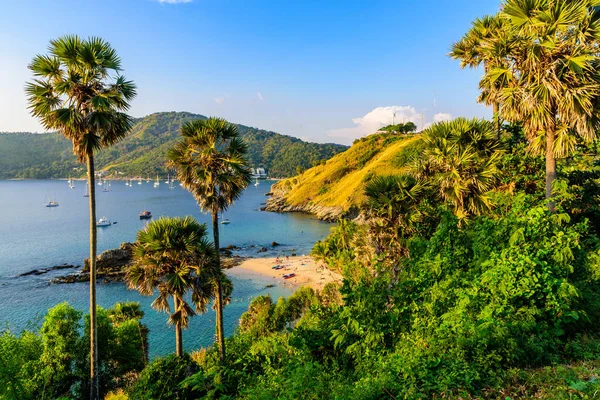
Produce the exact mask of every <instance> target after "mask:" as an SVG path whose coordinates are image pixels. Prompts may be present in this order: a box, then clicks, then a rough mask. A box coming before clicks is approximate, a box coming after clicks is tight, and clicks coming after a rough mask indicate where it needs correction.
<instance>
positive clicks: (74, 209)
mask: <svg viewBox="0 0 600 400" xmlns="http://www.w3.org/2000/svg"><path fill="white" fill-rule="evenodd" d="M272 183H273V182H272V181H260V184H259V186H258V187H256V186H254V185H252V186H250V187H249V188H248V189H246V191H245V192H244V194H243V195H242V197H241V198H240V199H239V200H238V201H237V202H236V203H235V204H234V205H233V206H232V207H231V208H230V209H229V210H228V211H227V212H225V215H224V218H228V219H229V220H230V221H231V223H230V224H229V225H223V224H222V225H220V238H221V246H227V245H230V244H231V245H234V246H238V247H240V248H241V250H239V251H237V252H236V254H239V255H243V256H260V257H265V256H267V257H269V256H276V254H278V253H281V254H284V252H285V254H291V253H296V254H299V255H300V254H307V253H308V252H310V249H311V248H312V245H313V244H314V243H315V242H316V241H317V240H319V239H321V238H323V237H325V236H326V235H327V234H328V233H329V230H330V228H331V224H327V223H324V222H321V221H318V220H317V219H315V218H314V217H311V216H308V215H303V214H290V213H288V214H278V213H268V212H264V211H260V210H259V209H260V207H261V205H262V204H263V203H264V202H265V199H266V197H265V195H264V194H265V193H266V192H268V191H269V188H270V185H271V184H272ZM96 188H97V189H96V190H97V191H96V209H97V215H98V218H100V217H102V216H106V217H107V218H109V219H110V220H112V221H113V222H116V224H113V225H112V226H109V227H105V228H98V253H100V252H102V251H104V250H107V249H111V248H116V247H118V246H119V245H120V244H121V243H122V242H126V241H134V240H135V235H136V233H137V231H138V230H139V229H141V228H143V227H144V226H145V224H146V223H147V221H143V220H140V219H139V218H138V213H139V212H140V211H141V210H150V211H151V212H152V214H153V216H154V218H158V217H160V216H185V215H191V216H193V217H194V218H196V219H198V220H199V221H200V222H201V223H206V224H207V225H208V227H209V235H210V236H209V237H211V238H212V231H211V229H210V216H209V215H206V214H202V213H201V212H200V211H199V209H198V207H197V205H196V203H195V201H194V199H193V198H192V196H191V195H190V194H189V193H188V192H187V191H185V190H184V189H182V188H181V187H180V186H179V185H178V184H176V186H175V188H174V189H170V188H169V187H168V185H167V184H165V183H164V181H163V182H161V184H160V186H159V187H158V188H154V187H153V182H150V183H146V182H145V181H144V182H143V183H142V184H141V185H138V184H137V182H133V185H132V186H131V187H129V186H126V185H125V182H123V181H113V182H111V186H110V188H109V189H110V191H109V192H103V191H102V187H101V186H96ZM84 191H85V183H84V182H83V181H76V182H75V188H74V189H69V187H68V184H67V182H66V181H55V180H53V181H50V180H45V181H0V329H4V328H6V327H9V328H10V329H11V330H12V331H13V332H18V331H20V330H22V329H26V328H35V327H37V326H39V324H40V323H41V319H42V317H43V315H44V313H45V312H46V310H47V309H48V308H49V307H52V306H53V305H55V304H58V303H60V302H63V301H68V302H69V303H70V304H71V305H73V306H74V307H76V308H78V309H81V310H84V311H85V310H87V309H88V305H89V285H88V284H87V283H75V284H64V285H52V284H50V283H49V282H50V280H51V279H52V278H53V277H55V276H58V275H64V274H67V273H70V272H72V270H59V271H53V272H50V273H47V274H44V275H38V276H26V277H19V275H20V274H22V273H24V272H27V271H31V270H33V269H37V268H43V267H51V266H54V265H59V264H63V263H68V264H74V265H82V264H83V259H84V258H85V257H87V255H88V252H89V247H88V246H89V240H88V230H89V228H88V218H89V217H88V203H87V201H88V199H87V198H86V197H83V193H84ZM46 196H50V198H52V199H54V198H56V201H57V202H58V203H59V207H54V208H48V207H44V205H43V203H44V202H45V199H46ZM273 241H276V242H278V243H280V244H281V246H279V247H277V248H271V246H270V245H271V242H273ZM262 246H264V247H266V248H267V249H268V251H267V252H266V253H260V254H259V253H257V251H258V249H260V248H261V247H262ZM231 279H232V281H233V284H234V291H233V296H232V297H233V301H232V303H231V304H230V305H228V306H227V307H226V308H225V312H224V317H225V320H224V322H225V332H226V334H227V335H231V334H232V333H233V332H234V330H235V328H236V327H237V325H238V321H239V317H240V316H241V314H242V313H243V312H244V311H245V310H246V309H247V307H248V304H249V303H250V301H251V299H252V298H253V297H256V296H257V295H260V294H266V293H269V294H270V295H271V296H272V297H274V298H277V297H279V296H289V295H290V294H291V293H292V289H290V288H287V287H286V288H284V287H273V288H266V285H267V283H269V282H270V281H269V280H268V279H267V278H265V279H262V278H260V277H256V276H252V277H246V278H242V277H239V276H236V277H232V278H231ZM97 291H98V304H99V305H101V306H102V307H110V306H112V305H113V304H114V303H116V302H118V301H126V300H134V301H139V302H141V304H142V307H143V309H144V311H145V316H144V319H143V322H144V323H146V324H147V325H148V327H149V328H150V355H151V356H152V357H155V356H157V355H162V354H168V353H171V352H173V351H174V342H175V339H174V330H173V329H172V328H171V327H169V326H167V324H166V320H167V315H166V314H164V313H159V312H157V311H155V310H153V309H152V308H151V307H150V304H151V302H152V300H153V297H143V296H141V295H139V294H138V293H137V292H136V291H132V290H127V288H126V287H125V285H124V284H122V283H110V284H102V283H100V282H99V284H98V287H97ZM183 338H184V347H185V348H186V349H187V350H193V349H197V348H199V347H203V346H207V345H209V344H211V343H212V342H213V340H214V313H213V312H212V311H209V312H207V313H206V314H204V315H198V316H195V317H193V318H192V320H191V322H190V326H189V328H188V329H187V330H186V331H185V332H184V335H183Z"/></svg>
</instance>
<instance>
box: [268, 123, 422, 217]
mask: <svg viewBox="0 0 600 400" xmlns="http://www.w3.org/2000/svg"><path fill="white" fill-rule="evenodd" d="M418 142H419V135H395V134H389V133H382V134H374V135H370V136H367V137H365V138H362V139H360V140H358V141H356V142H355V143H354V145H353V146H352V147H351V148H350V149H348V150H346V151H345V152H343V153H340V154H337V155H335V156H334V157H332V158H331V159H329V160H328V161H327V162H326V163H325V164H323V165H317V166H315V167H313V168H310V169H308V170H306V171H304V172H303V173H302V174H300V175H298V176H296V177H294V178H290V179H286V180H283V181H281V182H279V183H278V184H277V185H278V187H280V188H285V189H286V190H287V195H286V200H287V202H288V203H289V204H292V205H295V206H299V205H305V204H314V205H319V206H325V207H339V208H341V209H342V210H343V211H344V212H346V211H349V210H350V209H351V208H353V207H360V206H361V205H362V204H363V203H364V201H365V196H364V194H363V189H364V187H365V184H366V183H367V182H368V181H369V180H370V179H372V178H373V177H375V176H378V175H396V174H400V173H402V172H405V171H406V169H407V165H408V164H409V163H410V160H411V157H409V154H408V153H411V152H413V151H414V149H415V147H416V146H418Z"/></svg>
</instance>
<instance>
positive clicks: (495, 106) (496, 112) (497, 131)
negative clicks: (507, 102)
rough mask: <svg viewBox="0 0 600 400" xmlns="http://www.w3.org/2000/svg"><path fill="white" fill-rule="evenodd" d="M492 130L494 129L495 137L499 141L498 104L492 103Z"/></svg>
mask: <svg viewBox="0 0 600 400" xmlns="http://www.w3.org/2000/svg"><path fill="white" fill-rule="evenodd" d="M493 107H494V128H496V137H497V139H498V140H500V104H499V103H494V105H493Z"/></svg>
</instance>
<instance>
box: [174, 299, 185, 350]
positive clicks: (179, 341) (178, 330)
mask: <svg viewBox="0 0 600 400" xmlns="http://www.w3.org/2000/svg"><path fill="white" fill-rule="evenodd" d="M173 302H174V303H175V312H177V310H179V301H178V300H177V296H173ZM175 352H176V354H177V357H181V356H183V338H182V337H181V324H180V323H179V322H178V323H176V324H175Z"/></svg>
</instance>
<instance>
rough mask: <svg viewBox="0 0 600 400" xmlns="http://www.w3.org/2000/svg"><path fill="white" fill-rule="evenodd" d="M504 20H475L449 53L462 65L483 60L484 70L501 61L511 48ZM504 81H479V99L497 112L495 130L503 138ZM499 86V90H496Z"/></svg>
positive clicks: (476, 64) (488, 17)
mask: <svg viewBox="0 0 600 400" xmlns="http://www.w3.org/2000/svg"><path fill="white" fill-rule="evenodd" d="M509 37H510V35H507V32H506V30H505V28H504V20H503V19H502V18H501V17H500V16H499V15H486V16H484V17H483V18H477V19H475V21H473V24H472V26H471V28H470V29H469V30H468V31H467V33H466V34H465V35H464V36H463V37H462V38H461V40H459V41H458V42H456V43H454V44H453V45H452V49H451V51H450V54H449V56H450V57H451V58H453V59H455V60H460V67H461V68H467V67H469V68H477V67H479V66H481V65H482V64H483V69H484V72H485V73H488V72H489V70H490V69H491V68H493V67H494V66H497V65H502V63H503V62H504V59H505V57H506V54H507V52H508V47H507V46H508V43H509V41H508V38H509ZM501 83H502V82H500V81H498V80H495V81H490V80H487V79H482V80H481V81H480V83H479V88H480V90H481V95H480V96H479V99H478V101H479V102H481V103H484V104H486V105H488V106H489V105H491V106H492V107H493V112H494V124H495V129H496V134H497V136H498V138H500V128H501V123H500V99H499V96H498V90H497V89H498V87H499V86H500V85H501ZM494 89H496V90H494Z"/></svg>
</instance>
